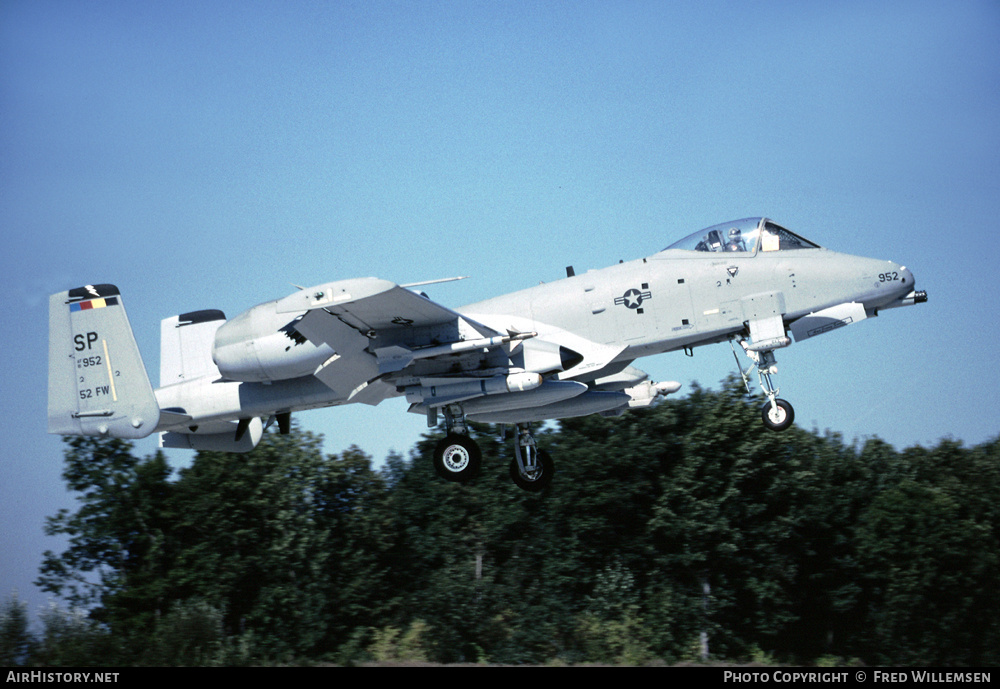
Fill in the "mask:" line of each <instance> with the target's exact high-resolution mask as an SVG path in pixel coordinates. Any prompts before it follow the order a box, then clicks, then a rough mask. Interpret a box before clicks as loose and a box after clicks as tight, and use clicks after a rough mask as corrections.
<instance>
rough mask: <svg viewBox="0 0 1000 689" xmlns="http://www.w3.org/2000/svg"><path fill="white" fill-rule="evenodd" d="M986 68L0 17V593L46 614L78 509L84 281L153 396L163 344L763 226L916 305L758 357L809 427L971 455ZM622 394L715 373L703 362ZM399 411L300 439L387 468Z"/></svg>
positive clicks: (926, 9) (713, 26)
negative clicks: (97, 288) (77, 390)
mask: <svg viewBox="0 0 1000 689" xmlns="http://www.w3.org/2000/svg"><path fill="white" fill-rule="evenodd" d="M998 45H1000V5H998V4H997V3H996V2H993V1H992V0H980V1H974V0H968V1H967V0H957V1H955V2H949V3H942V2H919V1H917V2H883V3H878V2H876V3H872V2H835V3H798V4H793V3H787V2H766V1H764V2H749V3H748V2H717V1H713V0H709V1H707V2H698V3H693V2H692V3H688V2H683V3H681V2H677V3H672V2H614V3H610V2H559V1H556V0H550V1H547V2H517V1H513V2H476V1H473V0H456V1H454V2H446V1H445V2H408V1H403V0H397V1H395V2H379V1H377V0H366V1H364V2H294V3H278V2H271V3H264V2H221V1H209V2H184V1H179V2H169V3H166V2H147V3H127V2H101V1H95V2H87V3H76V2H48V1H44V0H31V1H28V0H5V1H4V2H3V3H0V179H2V184H0V228H2V230H3V236H4V237H5V241H4V251H3V252H2V257H0V261H2V264H0V266H2V272H0V280H2V283H0V284H2V286H3V289H4V292H5V294H6V297H7V299H6V306H7V327H6V328H4V329H3V330H2V334H0V338H2V340H0V341H2V343H3V349H2V351H3V352H4V356H5V357H6V362H5V363H6V365H5V366H2V367H0V389H2V391H3V394H2V395H0V405H2V406H0V418H2V419H3V420H4V425H5V429H4V431H5V432H4V433H2V435H0V524H2V531H0V549H2V552H3V556H2V557H0V595H6V594H7V593H8V592H10V591H11V590H15V589H16V590H17V591H18V592H19V594H20V595H21V597H22V598H25V599H28V600H29V602H31V603H32V604H33V606H34V605H36V604H38V603H39V602H40V601H42V600H44V599H43V598H42V597H41V596H40V595H39V594H38V593H37V592H36V591H35V590H34V587H33V586H32V585H31V582H32V581H33V579H34V578H35V576H36V575H37V567H38V562H39V559H40V554H41V552H42V551H43V550H45V549H46V548H54V549H58V548H59V547H60V544H59V542H58V541H56V540H54V539H47V538H45V537H44V536H43V535H42V524H43V519H44V516H45V515H51V514H54V513H55V512H56V511H57V510H58V509H59V508H60V507H69V506H72V496H70V495H69V494H67V493H66V491H65V489H64V487H63V483H62V480H61V479H60V472H61V469H62V464H61V462H62V443H61V442H60V440H59V439H58V438H55V437H51V436H48V435H46V432H45V405H46V399H45V395H46V375H47V373H46V356H47V313H46V311H47V297H48V295H49V294H50V293H54V292H57V291H61V290H64V289H68V288H71V287H75V286H79V285H81V284H86V283H93V282H111V283H114V284H116V285H118V286H119V288H120V289H121V290H122V292H123V294H124V295H125V301H126V304H127V306H128V310H129V316H130V319H131V321H132V324H133V326H134V328H135V331H136V336H137V339H138V341H139V345H140V348H141V350H142V352H143V355H144V358H145V360H146V364H147V367H148V368H149V369H150V371H152V372H153V379H154V382H155V379H156V371H158V367H159V358H158V357H159V321H160V320H161V319H162V318H166V317H168V316H171V315H174V314H177V313H182V312H185V311H191V310H195V309H202V308H220V309H223V310H224V311H225V312H226V313H227V314H228V315H230V316H233V315H236V314H237V313H239V312H240V311H241V310H243V309H245V308H247V307H249V306H252V305H253V304H256V303H259V302H262V301H266V300H268V299H271V298H275V297H279V296H283V295H285V294H287V293H290V292H291V291H293V290H294V288H293V287H292V284H302V285H310V284H317V283H320V282H326V281H329V280H335V279H340V278H346V277H361V276H369V275H372V276H377V277H382V278H386V279H390V280H394V281H396V282H401V283H405V282H413V281H418V280H427V279H433V278H441V277H448V276H453V275H470V276H472V277H471V278H470V279H469V280H465V281H462V282H457V283H449V284H444V285H435V286H432V287H430V288H428V292H429V294H430V296H431V297H432V298H434V299H436V300H438V301H440V302H442V303H444V304H446V305H449V306H460V305H462V304H465V303H471V302H474V301H477V300H480V299H483V298H486V297H489V296H492V295H494V294H498V293H502V292H505V291H512V290H515V289H520V288H523V287H527V286H530V285H532V284H536V283H537V282H538V281H549V280H555V279H558V278H560V277H562V276H563V275H564V274H565V273H564V269H565V266H567V265H573V266H575V268H576V270H577V272H581V271H583V270H586V269H589V268H598V267H602V266H605V265H609V264H611V263H615V262H617V261H618V260H619V259H631V258H637V257H640V256H644V255H649V254H652V253H654V252H656V251H658V250H660V249H662V248H663V247H664V246H666V245H667V244H669V243H671V242H673V241H674V240H676V239H678V238H680V237H682V236H684V235H687V234H689V233H690V232H693V231H694V230H697V229H698V228H700V227H706V226H708V225H713V224H716V223H718V222H722V221H725V220H729V219H734V218H741V217H746V216H750V215H767V216H769V217H771V218H773V219H774V220H775V221H777V222H779V223H781V224H783V225H785V226H787V227H789V228H790V229H792V230H793V231H796V232H798V233H800V234H802V235H804V236H806V237H808V238H809V239H811V240H813V241H815V242H817V243H819V244H821V245H823V246H826V247H829V248H831V249H834V250H837V251H844V252H848V253H856V254H861V255H866V256H872V257H877V258H885V259H891V260H894V261H897V262H900V263H903V264H905V265H906V266H908V267H909V268H911V269H912V270H913V272H914V273H915V275H916V278H917V285H918V287H919V288H922V289H926V290H927V291H928V292H929V295H930V301H929V302H928V303H927V304H924V305H923V306H921V307H917V308H912V309H902V310H894V311H889V312H886V313H884V314H883V315H882V316H880V317H879V318H877V319H874V320H871V319H870V320H868V321H865V322H864V323H861V324H859V325H857V326H852V327H851V328H847V329H844V330H840V331H837V332H836V333H833V334H830V335H828V336H826V337H823V338H817V339H814V340H810V341H808V342H805V343H803V344H802V345H801V346H798V345H796V346H793V347H791V348H789V349H787V350H784V351H782V352H779V357H778V361H779V365H780V370H781V372H780V374H779V376H778V383H779V385H780V386H781V390H782V396H783V397H785V398H787V399H789V400H790V401H792V402H793V404H794V405H795V408H796V415H797V420H798V422H799V423H800V425H803V426H805V427H806V428H817V429H820V430H823V429H827V428H829V429H832V430H835V431H839V432H841V433H843V434H844V436H845V438H847V439H848V440H849V441H850V440H853V439H855V438H857V439H864V438H866V437H870V436H873V435H877V436H879V437H881V438H883V439H885V440H887V441H889V442H891V443H893V444H894V445H896V446H897V447H899V448H903V447H907V446H910V445H914V444H924V445H933V444H936V443H937V442H938V440H939V439H941V438H943V437H954V438H957V439H961V440H963V441H965V442H966V443H967V444H970V445H971V444H976V443H980V442H983V441H986V440H989V439H992V438H993V437H995V436H996V435H997V434H998V433H1000V412H998V410H997V405H996V402H995V394H996V391H997V390H998V389H1000V374H998V372H997V366H996V365H995V362H994V356H993V355H992V352H991V351H990V349H989V347H990V346H991V345H993V344H994V343H995V342H996V339H997V335H998V328H997V326H996V319H995V315H994V314H995V311H996V305H997V304H998V303H1000V289H998V287H997V265H996V263H997V259H998V257H1000V252H998V249H997V246H998V239H997V236H996V235H997V233H998V232H1000V223H998V220H1000V212H998V211H1000V119H998V117H997V113H998V112H1000V51H998V50H997V46H998ZM640 365H641V366H642V368H644V369H645V370H647V371H649V372H650V373H651V374H652V375H653V377H654V378H656V379H660V380H678V381H680V382H682V383H684V384H685V385H688V384H689V383H690V382H692V381H695V380H697V381H699V382H700V383H701V384H702V385H705V386H717V384H718V382H719V381H720V380H721V379H722V378H723V377H724V376H725V375H726V374H728V373H729V372H730V371H733V370H734V368H735V366H734V363H733V360H732V354H731V353H730V352H729V348H728V347H727V346H726V345H717V346H715V347H709V348H703V349H699V350H697V351H696V353H695V356H694V357H693V358H688V357H685V356H683V355H680V354H675V355H664V356H660V357H655V358H652V359H647V360H644V361H642V362H640ZM681 394H683V389H682V393H681ZM405 407H406V405H405V402H404V401H402V400H392V401H390V402H387V403H385V404H383V405H382V406H381V407H379V408H376V409H372V408H369V407H363V408H362V407H359V408H342V409H333V410H321V411H314V412H310V413H307V414H302V415H301V416H300V417H299V420H300V423H301V424H302V426H303V427H304V428H307V429H309V430H313V431H316V432H318V433H322V434H324V436H325V437H326V446H327V450H328V451H330V452H339V451H341V450H343V449H345V448H346V447H348V446H349V445H351V444H357V445H359V446H360V447H362V448H363V449H365V450H366V451H368V452H369V453H370V454H372V455H373V456H374V457H375V459H376V460H381V459H382V458H384V456H385V454H386V453H387V452H389V451H390V450H391V449H396V450H398V451H400V452H403V453H406V452H408V450H409V448H410V447H411V446H412V445H413V443H414V442H415V441H416V440H417V439H418V438H419V436H420V433H421V432H422V431H423V430H424V421H423V419H422V418H421V417H417V416H413V415H410V414H406V413H405ZM154 447H155V442H153V441H152V440H150V441H143V442H142V443H140V444H139V452H140V453H143V454H146V453H149V452H152V451H153V448H154ZM170 458H171V461H172V462H173V463H174V464H175V465H177V466H181V465H183V464H184V463H185V462H186V461H188V459H189V456H187V455H185V454H184V453H180V452H177V454H171V455H170Z"/></svg>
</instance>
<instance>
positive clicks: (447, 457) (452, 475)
mask: <svg viewBox="0 0 1000 689" xmlns="http://www.w3.org/2000/svg"><path fill="white" fill-rule="evenodd" d="M482 458H483V455H482V452H481V451H480V450H479V445H477V444H476V441H474V440H473V439H472V438H470V437H469V436H467V435H459V434H457V433H449V434H448V435H447V436H445V437H444V439H443V440H441V441H439V442H438V444H437V447H435V448H434V469H435V471H437V474H438V476H440V477H441V478H443V479H445V480H447V481H454V482H456V483H466V482H467V481H471V480H472V479H474V478H476V476H478V475H479V466H480V464H481V463H482Z"/></svg>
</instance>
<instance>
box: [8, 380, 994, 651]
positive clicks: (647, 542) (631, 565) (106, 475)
mask: <svg viewBox="0 0 1000 689" xmlns="http://www.w3.org/2000/svg"><path fill="white" fill-rule="evenodd" d="M758 404H759V403H757V402H751V401H748V400H747V399H746V398H745V396H744V395H743V394H742V391H741V390H740V389H739V388H738V386H737V384H736V381H732V380H731V381H728V382H727V383H726V384H725V385H724V386H723V387H722V389H721V390H720V391H710V390H703V389H700V388H698V387H695V389H694V390H693V391H692V392H691V394H689V395H688V396H687V397H684V398H675V399H670V400H667V401H664V402H661V403H659V404H656V405H653V406H652V407H649V408H646V409H637V410H633V411H630V412H628V413H626V414H624V415H622V416H621V417H617V418H604V417H601V416H589V417H582V418H578V419H567V420H564V421H563V422H561V423H559V424H553V425H550V426H547V427H545V428H544V429H542V430H540V431H539V432H538V433H537V437H538V439H539V443H540V445H541V446H542V447H543V448H545V449H546V450H548V451H549V452H550V453H551V454H552V455H553V456H554V457H555V458H556V460H557V474H556V477H555V480H554V481H553V483H552V485H551V486H549V487H548V488H546V489H545V490H544V491H543V492H541V493H538V494H529V493H525V492H523V491H521V490H520V489H518V488H517V487H515V486H514V485H513V484H512V483H511V482H510V479H509V474H508V467H509V464H510V462H511V460H512V457H513V449H512V448H513V446H512V440H511V439H510V438H507V439H503V438H500V437H498V435H497V430H498V429H496V428H492V427H487V426H478V425H473V428H472V433H473V434H474V436H475V437H476V439H477V441H478V442H479V443H480V445H481V447H482V450H483V465H482V472H481V474H480V476H479V478H478V479H476V480H475V481H473V482H470V483H468V484H453V483H447V482H445V481H442V480H440V479H438V478H437V477H436V476H435V474H434V470H433V467H432V461H431V456H432V450H433V447H434V444H435V442H436V441H437V439H439V438H440V437H441V435H442V431H441V430H440V429H438V430H437V431H436V432H434V433H430V434H428V435H427V436H426V437H424V438H423V439H421V440H420V441H419V442H418V443H417V445H416V447H415V448H414V450H413V451H412V453H411V455H410V457H408V458H404V457H402V456H400V455H392V456H390V457H389V458H387V459H386V461H385V463H384V464H383V467H382V469H381V470H380V471H376V470H374V469H373V468H372V464H371V458H369V457H368V456H367V455H365V454H364V452H362V451H361V450H360V449H358V448H356V447H352V448H349V449H347V450H345V451H344V452H342V453H341V454H339V455H329V456H324V455H323V453H322V451H321V443H320V439H319V438H318V437H316V436H313V435H312V434H309V433H305V432H302V431H300V430H299V429H298V428H297V427H295V426H293V430H292V433H291V434H290V435H287V436H281V435H278V434H275V433H267V434H265V437H264V439H263V440H262V442H261V444H260V446H259V447H258V448H257V449H256V450H255V451H254V452H253V453H250V454H248V455H232V454H226V453H212V452H200V453H198V454H197V455H196V457H195V458H194V461H193V462H192V464H191V465H190V467H188V468H187V469H184V470H182V471H181V472H179V475H177V476H176V477H174V478H171V477H170V472H169V469H168V467H167V466H166V463H165V462H164V461H163V458H162V457H160V456H159V455H157V456H154V457H151V458H147V459H144V460H137V459H135V458H134V457H132V455H131V446H130V445H128V444H127V443H122V442H120V441H115V440H107V439H104V440H101V439H85V438H78V439H74V440H72V441H70V442H69V443H68V447H67V453H66V459H67V468H66V471H65V474H64V475H65V478H66V480H67V483H68V484H69V485H70V487H71V488H72V489H73V490H74V491H77V493H78V494H79V495H80V507H79V509H78V510H77V511H76V512H75V513H70V512H68V511H66V512H61V513H60V514H58V515H56V516H55V517H53V518H51V519H50V521H49V524H48V527H47V528H48V532H49V533H52V534H63V535H66V536H68V537H69V547H68V548H67V550H66V551H65V552H64V553H62V554H61V555H55V554H53V553H48V554H47V555H46V559H45V561H44V563H43V566H42V576H41V578H40V580H39V581H40V583H41V585H42V586H43V587H44V588H45V589H46V590H48V591H51V592H53V593H56V594H58V595H61V596H62V597H63V598H65V599H66V600H67V601H68V602H69V603H70V604H71V605H73V606H82V605H86V606H88V608H89V610H90V611H91V613H90V618H89V619H87V620H82V621H81V620H80V619H77V618H72V620H71V619H70V618H69V617H67V616H66V615H68V613H66V614H63V613H60V614H61V615H62V617H59V616H58V615H56V616H53V617H52V619H51V620H50V622H49V623H47V626H48V627H51V630H52V631H51V633H49V632H47V634H48V637H50V638H49V639H48V640H47V641H41V640H35V641H38V643H37V645H36V646H31V645H30V644H29V645H28V646H24V645H23V644H22V645H21V646H17V643H21V642H15V641H11V642H10V643H7V641H5V642H4V643H5V648H7V647H8V646H9V647H16V648H22V649H23V648H30V649H34V650H30V651H24V650H21V651H15V653H20V654H21V655H22V656H23V655H27V657H28V658H29V661H31V659H34V660H35V661H38V660H39V659H43V658H44V659H45V660H44V662H53V663H58V662H68V660H67V659H70V658H72V659H73V662H76V663H78V664H79V663H81V662H83V661H82V660H81V654H83V656H86V654H87V653H88V652H93V650H92V649H95V648H101V649H103V651H102V653H103V654H104V656H103V657H104V658H105V659H106V658H115V659H117V660H116V662H132V663H149V664H236V663H249V662H268V661H277V662H288V661H303V660H319V659H329V660H334V661H336V662H343V663H351V662H361V661H366V660H378V659H381V660H384V661H393V662H401V661H410V662H413V661H416V662H424V661H431V662H458V661H462V662H502V663H525V662H535V663H542V662H553V661H556V662H568V663H572V662H585V661H590V662H608V663H623V664H641V663H645V662H651V661H653V660H656V661H658V662H672V661H677V660H683V659H693V658H698V657H699V656H700V655H701V653H702V649H703V647H704V646H703V645H707V649H708V652H709V653H710V655H711V656H712V657H714V658H727V659H739V658H744V659H749V658H760V657H767V658H771V659H777V660H783V661H789V662H798V663H806V662H811V661H813V660H815V659H818V658H821V657H822V658H825V659H827V660H828V659H829V658H833V657H840V658H859V659H861V660H864V661H866V662H872V663H875V662H878V663H889V664H903V663H913V664H918V663H935V664H942V665H960V664H991V663H992V664H995V663H996V662H997V661H998V660H1000V658H998V656H997V651H996V649H997V648H1000V623H998V622H997V620H998V619H1000V594H998V592H997V589H996V586H995V582H996V581H997V580H998V579H1000V555H998V553H1000V534H998V528H1000V526H998V525H1000V439H998V440H997V441H994V442H992V443H988V444H986V445H982V446H979V447H976V448H971V449H967V448H964V447H962V446H961V444H960V443H956V442H953V441H943V442H941V443H940V444H939V445H938V446H937V447H935V448H931V449H925V448H919V447H917V448H910V449H908V450H905V451H903V452H898V451H896V450H895V449H894V448H892V447H891V446H889V445H888V444H886V443H884V442H882V441H880V440H878V439H870V440H868V441H866V442H864V443H863V444H860V445H854V446H851V445H847V444H845V443H844V442H843V440H842V439H841V438H840V437H839V436H838V435H836V434H834V433H829V432H828V433H826V434H822V435H821V434H819V433H817V432H807V431H804V430H802V429H800V428H793V429H790V430H788V431H786V432H784V433H780V434H779V433H772V432H769V431H767V430H765V429H763V428H762V427H761V425H760V423H759V406H758ZM15 612H16V611H15ZM11 614H13V613H11ZM11 614H8V615H7V616H6V617H4V618H3V625H4V626H3V630H4V635H5V636H4V639H7V637H8V636H9V637H10V638H11V639H18V638H22V640H23V635H22V636H18V634H19V632H17V629H18V628H19V627H18V626H17V625H18V622H17V619H15V617H16V616H14V617H12V616H11ZM8 618H9V619H8ZM57 618H58V619H57ZM70 621H72V624H70ZM84 622H85V625H84V624H83V623H84ZM8 627H9V628H10V630H11V631H10V633H9V634H8V633H7V628H8ZM38 649H44V653H42V652H41V651H39V650H38ZM87 649H91V650H90V651H88V650H87ZM5 652H7V651H5ZM46 654H47V655H46ZM105 662H106V661H105Z"/></svg>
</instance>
